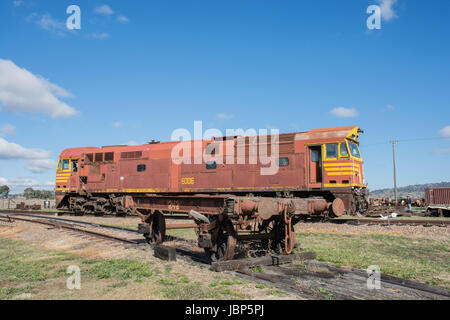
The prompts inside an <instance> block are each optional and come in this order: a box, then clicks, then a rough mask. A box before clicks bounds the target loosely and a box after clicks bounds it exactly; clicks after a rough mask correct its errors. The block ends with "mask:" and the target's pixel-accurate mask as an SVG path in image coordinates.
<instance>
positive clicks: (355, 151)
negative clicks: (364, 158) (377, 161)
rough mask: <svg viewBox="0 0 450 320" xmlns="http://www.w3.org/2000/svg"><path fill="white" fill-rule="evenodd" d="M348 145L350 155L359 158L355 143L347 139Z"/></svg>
mask: <svg viewBox="0 0 450 320" xmlns="http://www.w3.org/2000/svg"><path fill="white" fill-rule="evenodd" d="M348 146H349V147H350V152H351V153H352V156H354V157H355V158H361V154H360V153H359V148H358V146H357V145H356V144H355V143H353V142H350V141H349V142H348Z"/></svg>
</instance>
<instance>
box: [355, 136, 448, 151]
mask: <svg viewBox="0 0 450 320" xmlns="http://www.w3.org/2000/svg"><path fill="white" fill-rule="evenodd" d="M442 139H449V138H448V137H434V138H415V139H402V140H395V141H396V142H414V141H424V140H442ZM388 143H392V141H384V142H377V143H371V144H363V145H360V147H362V148H364V147H370V146H377V145H382V144H388Z"/></svg>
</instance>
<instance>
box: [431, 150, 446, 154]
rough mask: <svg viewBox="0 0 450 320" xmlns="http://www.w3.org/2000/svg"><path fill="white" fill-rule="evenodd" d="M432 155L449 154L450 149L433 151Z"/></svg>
mask: <svg viewBox="0 0 450 320" xmlns="http://www.w3.org/2000/svg"><path fill="white" fill-rule="evenodd" d="M431 153H434V154H448V153H450V149H434V150H431Z"/></svg>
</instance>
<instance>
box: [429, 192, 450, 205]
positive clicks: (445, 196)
mask: <svg viewBox="0 0 450 320" xmlns="http://www.w3.org/2000/svg"><path fill="white" fill-rule="evenodd" d="M425 201H426V203H427V205H440V204H445V205H450V188H427V189H425Z"/></svg>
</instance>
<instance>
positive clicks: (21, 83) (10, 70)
mask: <svg viewBox="0 0 450 320" xmlns="http://www.w3.org/2000/svg"><path fill="white" fill-rule="evenodd" d="M58 97H60V98H69V97H72V95H71V94H70V93H69V92H68V91H66V90H64V89H63V88H61V87H59V86H58V85H56V84H53V83H51V82H49V81H48V80H46V79H44V78H42V77H40V76H36V75H34V74H32V73H31V72H29V71H28V70H26V69H24V68H20V67H18V66H17V65H16V64H14V62H12V61H10V60H3V59H0V102H1V103H2V104H3V108H2V109H3V110H5V111H10V112H19V113H20V112H24V113H44V114H48V115H50V116H51V117H53V118H67V117H70V116H73V115H75V114H76V113H77V112H76V110H75V109H74V108H72V107H71V106H69V105H67V104H66V103H65V102H62V101H61V100H59V99H58Z"/></svg>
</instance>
